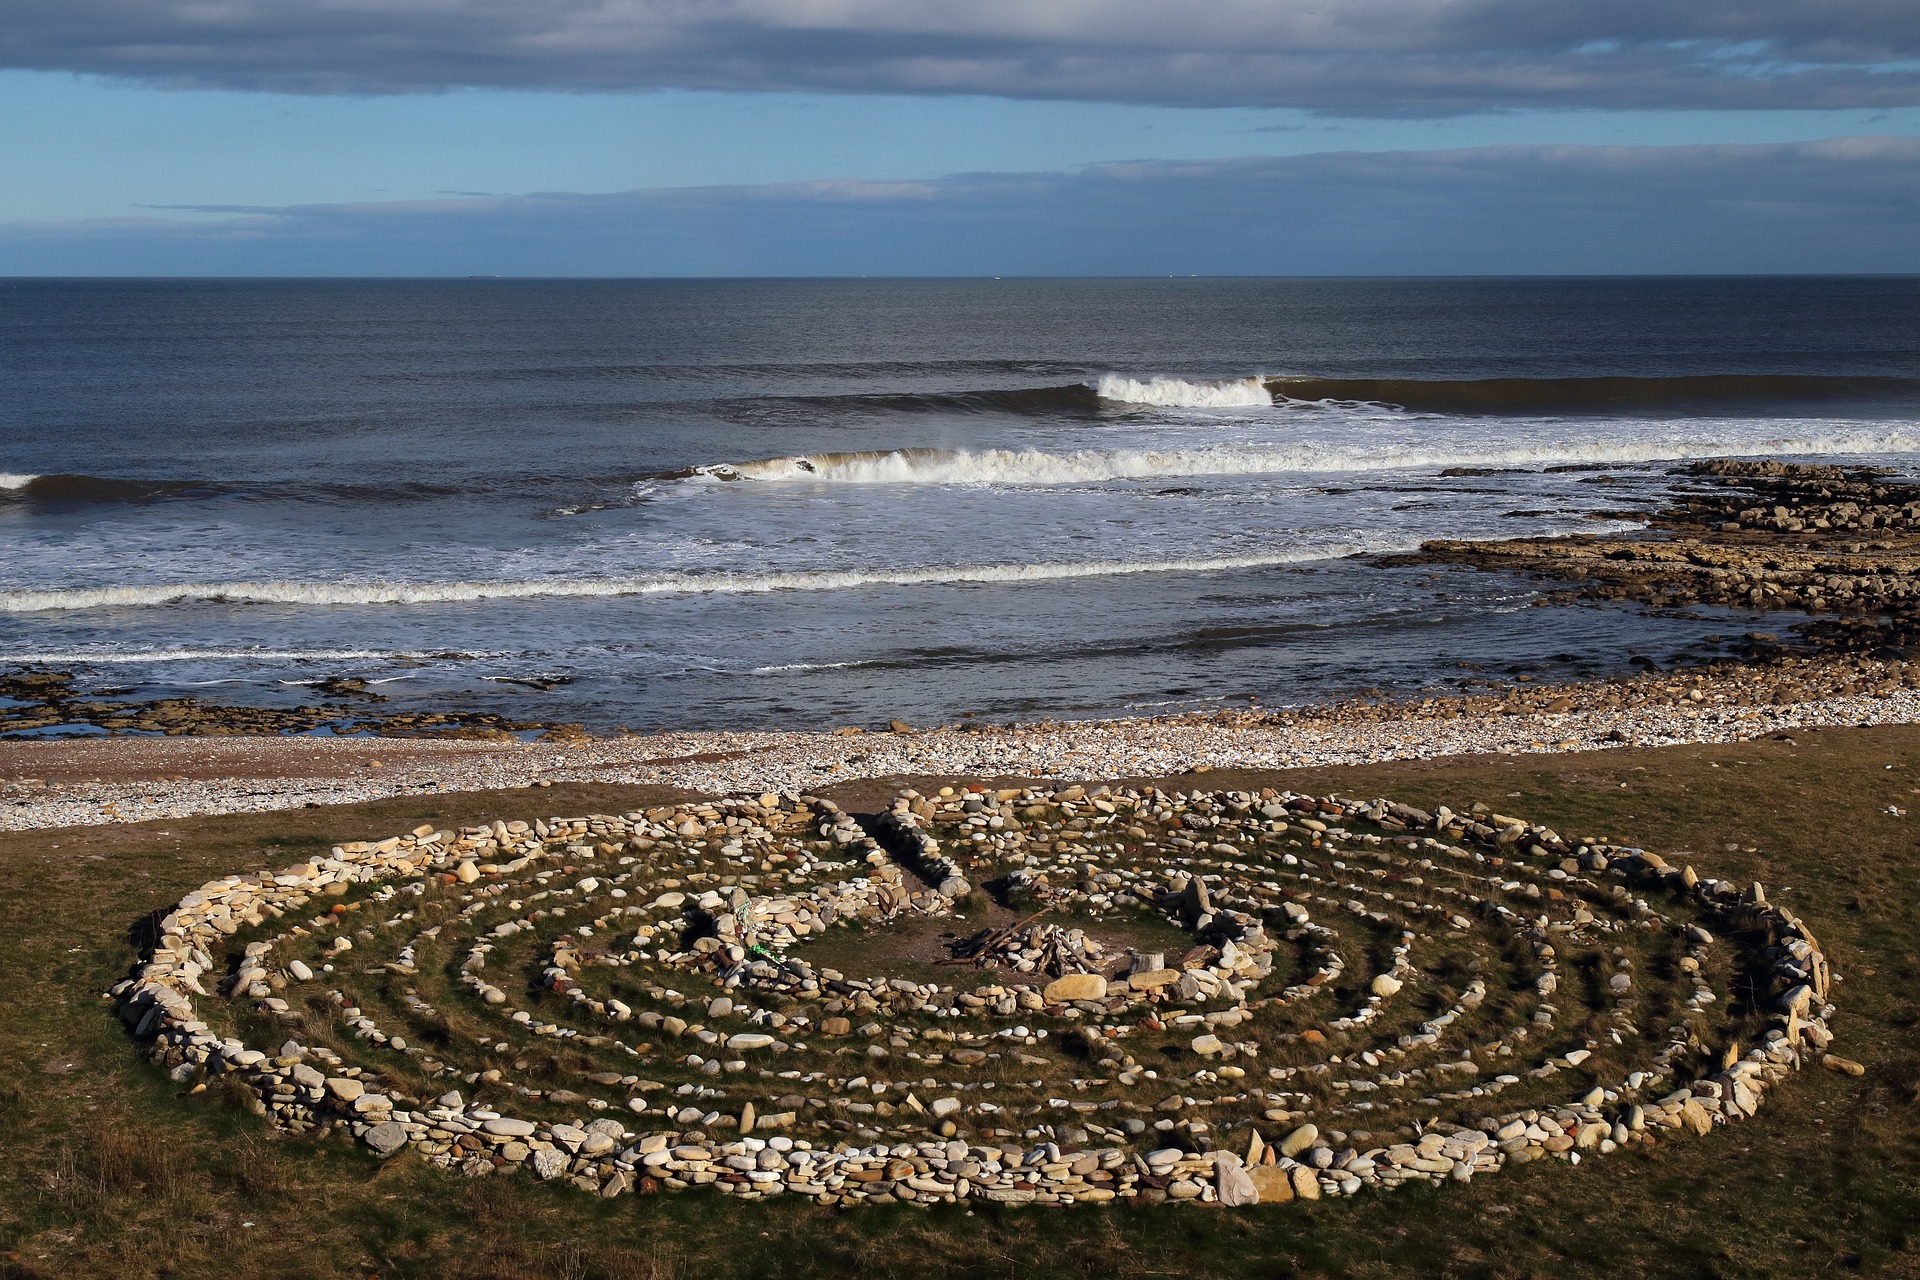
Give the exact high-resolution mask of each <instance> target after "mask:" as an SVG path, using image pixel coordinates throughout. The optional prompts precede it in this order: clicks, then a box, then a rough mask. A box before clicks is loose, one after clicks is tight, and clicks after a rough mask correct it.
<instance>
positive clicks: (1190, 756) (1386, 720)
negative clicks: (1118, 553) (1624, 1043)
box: [0, 659, 1920, 831]
mask: <svg viewBox="0 0 1920 1280" xmlns="http://www.w3.org/2000/svg"><path fill="white" fill-rule="evenodd" d="M1913 682H1920V665H1916V666H1913V667H1910V666H1909V664H1908V663H1906V662H1904V661H1894V662H1880V661H1874V660H1869V659H1808V660H1803V661H1801V662H1798V663H1795V664H1790V665H1786V666H1781V667H1770V668H1748V667H1724V668H1714V669H1712V670H1710V671H1709V672H1707V673H1704V674H1693V673H1687V674H1674V673H1661V674H1654V675H1648V676H1644V677H1640V678H1637V679H1630V680H1620V681H1606V682H1596V683H1593V684H1586V685H1558V686H1553V685H1547V686H1525V685H1516V686H1512V687H1509V688H1505V689H1497V690H1492V691H1489V692H1485V693H1481V694H1476V695H1474V696H1471V697H1466V698H1447V699H1426V700H1417V701H1405V702H1368V703H1348V704H1340V705H1333V706H1326V707H1319V708H1304V709H1295V710H1288V711H1262V710H1251V711H1233V712H1221V713H1217V714H1214V715H1208V716H1180V717H1172V718H1140V719H1119V720H1106V721H1080V722H1072V723H1058V722H1049V723H1041V724H1029V725H1011V726H994V725H982V726H977V727H976V726H973V725H955V726H944V727H939V728H933V729H924V730H912V731H910V732H896V731H893V730H882V731H873V730H858V729H855V728H854V727H852V726H848V727H845V728H842V729H840V730H836V731H834V732H829V733H822V732H785V733H771V732H752V733H745V732H742V733H715V732H702V733H658V734H646V735H636V736H630V737H620V738H608V739H586V740H572V741H565V742H510V743H501V742H473V741H434V740H420V739H373V738H315V737H273V738H265V737H197V738H196V737H186V738H165V737H129V738H89V739H78V740H68V741H39V742H27V741H11V742H0V779H4V780H3V781H0V830H12V831H23V830H32V829H38V828H54V827H72V826H88V825H96V824H103V823H129V822H150V821H154V820H156V819H167V818H189V817H198V816H202V815H210V814H226V813H266V812H271V811H275V810H285V809H297V808H303V807H307V806H314V805H345V804H358V803H363V802H366V801H372V800H381V799H385V798H388V797H392V796H403V795H420V794H424V793H431V792H435V791H440V792H470V791H487V790H497V789H504V788H517V787H538V786H540V785H542V784H553V783H561V782H602V783H621V784H634V785H649V786H658V787H664V788H674V789H679V790H684V791H689V792H696V793H700V794H706V795H724V794H728V793H733V792H741V791H752V792H756V793H757V792H764V791H769V790H771V791H779V792H786V793H789V794H796V795H797V794H804V793H807V792H809V791H812V790H814V789H817V788H820V787H824V786H828V785H834V784H840V783H845V782H849V781H855V780H859V779H863V778H893V779H898V778H914V777H949V776H968V777H1015V778H1055V779H1063V780H1086V779H1096V778H1102V779H1104V778H1114V777H1167V776H1171V775H1177V774H1181V773H1186V772H1200V773H1204V772H1207V771H1210V770H1214V769H1226V768H1244V769H1291V768H1312V767H1319V766H1330V765H1348V764H1363V763H1369V762H1377V761H1389V760H1421V759H1436V758H1441V757H1448V756H1470V755H1480V754H1488V753H1506V754H1532V753H1550V752H1579V751H1596V750H1607V749H1612V748H1618V747H1622V746H1629V745H1632V746H1671V745H1676V744H1685V743H1727V742H1739V741H1743V740H1748V739H1753V738H1759V737H1764V736H1768V735H1772V734H1779V733H1787V732H1791V731H1794V730H1800V729H1815V728H1835V727H1852V726H1865V725H1887V724H1911V723H1916V722H1920V688H1916V687H1914V683H1913ZM903 727H905V726H903Z"/></svg>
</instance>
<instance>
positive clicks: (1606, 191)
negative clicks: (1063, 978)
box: [0, 137, 1920, 276]
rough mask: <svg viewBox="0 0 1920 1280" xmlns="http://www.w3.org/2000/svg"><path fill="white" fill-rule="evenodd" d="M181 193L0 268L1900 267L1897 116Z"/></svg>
mask: <svg viewBox="0 0 1920 1280" xmlns="http://www.w3.org/2000/svg"><path fill="white" fill-rule="evenodd" d="M197 212H198V213H199V214H200V215H201V216H200V217H198V218H196V219H192V220H167V219H161V218H151V219H145V220H139V219H115V220H112V221H103V222H75V223H54V224H47V223H42V224H35V225H26V224H13V225H11V226H0V274H47V275H63V274H105V275H111V274H163V275H164V274H177V275H195V274H209V275H222V274H241V275H245V274H267V275H303V274H314V275H354V274H369V275H420V274H453V275H460V274H468V273H476V272H483V273H499V274H519V275H669V276H673V275H680V276H684V275H943V274H960V275H995V274H1020V273H1028V274H1062V275H1071V274H1098V275H1129V274H1142V275H1159V274H1188V273H1198V274H1227V275H1286V274H1480V273H1486V274H1503V273H1504V274H1529V273H1531V274H1557V273H1586V272H1590V273H1637V272H1647V273H1657V272H1761V273H1765V272H1920V237H1916V236H1915V235H1914V234H1913V229H1914V227H1915V226H1920V139H1915V138H1897V137H1863V138H1834V139H1827V140H1822V141H1817V142H1800V143H1782V144H1767V145H1720V146H1687V147H1594V146H1505V147H1482V148H1473V149H1466V150H1454V151H1427V152H1332V153H1324V154H1318V155H1304V156H1290V157H1279V158H1275V157H1252V158H1243V159H1234V160H1212V161H1178V162H1158V163H1156V162H1141V163H1132V164H1124V165H1103V166H1095V167H1092V168H1088V169H1085V170H1081V171H1079V172H1075V173H1004V174H1003V173H983V174H962V175H957V176H954V177H950V178H946V179H940V180H935V181H924V182H904V183H874V182H850V183H833V182H808V183H794V184H781V185H768V186H752V187H694V188H677V189H659V190H644V191H628V192H617V193H612V194H578V193H569V192H547V193H540V194H535V195H528V196H506V197H501V196H495V197H483V198H474V199H435V200H422V201H408V202H394V203H373V204H365V203H363V204H336V205H303V206H290V207H284V208H277V209H271V208H251V207H248V208H218V207H212V208H207V209H203V210H198V211H197ZM223 215H224V216H223Z"/></svg>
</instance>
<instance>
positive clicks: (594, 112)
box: [0, 0, 1920, 275]
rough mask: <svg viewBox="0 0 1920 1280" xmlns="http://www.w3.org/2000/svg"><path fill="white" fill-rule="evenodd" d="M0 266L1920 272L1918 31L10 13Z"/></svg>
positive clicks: (728, 13)
mask: <svg viewBox="0 0 1920 1280" xmlns="http://www.w3.org/2000/svg"><path fill="white" fill-rule="evenodd" d="M8 10H9V12H8V19H7V22H6V24H5V25H4V27H0V126H4V127H0V173H4V174H5V175H6V180H5V181H4V182H0V274H5V275H176V274H184V275H229V274H231V275H443V274H454V275H464V274H500V275H814V274H832V275H898V274H908V275H925V274H932V275H943V274H966V275H972V274H988V275H991V274H1123V275H1124V274H1405V273H1413V274H1483V273H1509V272H1512V273H1547V274H1556V273H1582V272H1636V271H1647V272H1671V271H1680V272H1685V271H1701V272H1722V271H1729V272H1766V271H1784V272H1797V271H1847V272H1852V271H1905V272H1913V271H1920V163H1916V161H1920V4H1914V3H1912V2H1911V0H1685V2H1684V3H1680V4H1675V3H1673V2H1672V0H1608V2H1607V3H1591V2H1586V0H1574V2H1568V0H1045V2H1044V3H1035V2H1034V0H1020V2H1018V3H1014V2H1011V0H969V2H968V3H964V4H955V3H953V2H952V0H941V2H940V3H934V2H932V0H12V2H11V3H10V4H9V6H8Z"/></svg>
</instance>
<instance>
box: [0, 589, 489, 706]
mask: <svg viewBox="0 0 1920 1280" xmlns="http://www.w3.org/2000/svg"><path fill="white" fill-rule="evenodd" d="M13 594H15V595H31V594H33V593H31V592H15V593H13ZM4 598H5V596H4V594H3V593H0V599H4ZM0 611H4V606H3V605H0ZM22 612H24V611H22ZM483 656H491V655H482V654H471V653H432V654H426V653H397V652H395V651H394V650H391V649H285V650H265V649H135V650H94V649H67V650H57V651H44V652H43V651H28V652H26V653H0V667H6V666H15V665H25V664H32V665H36V666H40V665H47V664H52V663H90V664H108V663H115V664H138V663H142V662H201V661H206V662H220V661H234V660H236V659H244V658H257V659H259V660H261V661H264V662H299V661H313V662H363V661H370V660H375V659H379V660H393V661H401V660H409V659H411V660H418V659H422V658H439V659H451V658H477V657H483ZM282 683H286V684H305V683H310V682H308V681H301V680H289V681H283V682H282Z"/></svg>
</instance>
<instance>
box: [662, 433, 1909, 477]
mask: <svg viewBox="0 0 1920 1280" xmlns="http://www.w3.org/2000/svg"><path fill="white" fill-rule="evenodd" d="M1916 450H1920V435H1914V434H1910V433H1905V432H1837V433H1834V434H1832V435H1824V436H1815V435H1808V436H1783V437H1775V438H1772V439H1767V440H1696V441H1686V442H1682V441H1676V440H1636V441H1623V442H1619V443H1601V442H1585V443H1558V444H1539V445H1517V446H1514V447H1511V448H1500V447H1483V448H1478V449H1476V448H1470V447H1450V448H1436V449H1420V448H1405V447H1400V448H1395V447H1378V448H1354V447H1342V446H1330V445H1313V444H1301V445H1216V446H1211V447H1202V448H1196V449H1076V450H1072V451H1069V452H1061V453H1049V452H1046V451H1043V450H1039V449H977V450H976V449H884V450H862V451H857V452H848V453H817V454H801V455H794V456H791V457H785V458H763V459H761V460H759V461H755V462H725V463H717V464H714V465H712V466H706V467H698V468H695V470H694V471H693V472H692V473H691V474H692V475H694V476H699V477H706V478H709V479H715V480H755V481H775V482H778V481H804V482H811V483H833V484H999V485H1043V484H1085V483H1091V482H1098V481H1111V480H1147V479H1154V478H1157V477H1163V476H1238V475H1274V474H1282V473H1289V472H1306V473H1315V472H1370V471H1404V470H1415V469H1420V468H1430V467H1456V466H1477V467H1528V466H1550V465H1554V464H1568V463H1570V464H1580V463H1597V464H1601V465H1620V464H1631V463H1646V462H1665V461H1682V460H1686V459H1692V458H1745V457H1752V456H1758V455H1761V454H1767V455H1778V456H1790V457H1806V456H1814V455H1846V454H1881V453H1911V452H1914V451H1916Z"/></svg>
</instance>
